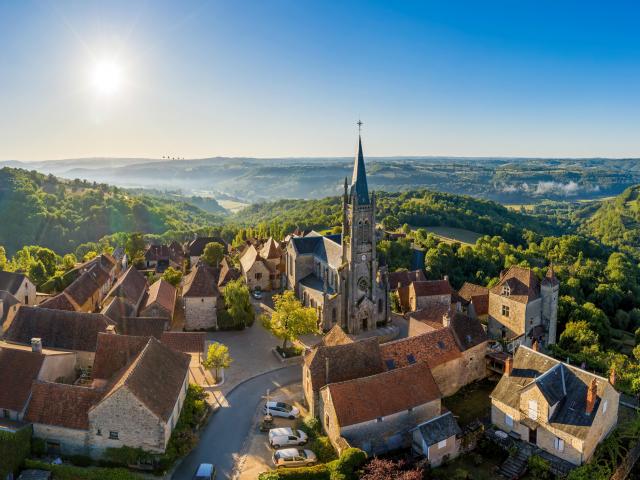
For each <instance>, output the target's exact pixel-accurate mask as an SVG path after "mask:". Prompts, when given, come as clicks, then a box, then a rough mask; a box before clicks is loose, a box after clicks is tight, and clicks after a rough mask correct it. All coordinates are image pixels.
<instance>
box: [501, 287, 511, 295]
mask: <svg viewBox="0 0 640 480" xmlns="http://www.w3.org/2000/svg"><path fill="white" fill-rule="evenodd" d="M502 295H504V296H505V297H508V296H509V295H511V288H509V285H504V286H503V287H502Z"/></svg>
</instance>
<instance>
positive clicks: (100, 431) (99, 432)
mask: <svg viewBox="0 0 640 480" xmlns="http://www.w3.org/2000/svg"><path fill="white" fill-rule="evenodd" d="M96 435H97V436H99V437H101V436H102V430H100V429H98V430H97V431H96Z"/></svg>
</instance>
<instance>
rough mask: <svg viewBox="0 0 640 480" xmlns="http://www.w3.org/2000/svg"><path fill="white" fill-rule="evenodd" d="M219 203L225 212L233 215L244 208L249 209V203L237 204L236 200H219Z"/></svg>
mask: <svg viewBox="0 0 640 480" xmlns="http://www.w3.org/2000/svg"><path fill="white" fill-rule="evenodd" d="M218 203H219V204H220V206H222V208H224V209H225V210H229V211H230V212H231V213H235V212H238V211H240V210H242V209H243V208H244V207H248V206H249V204H248V203H242V202H236V201H235V200H218Z"/></svg>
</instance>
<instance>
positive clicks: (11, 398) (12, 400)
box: [0, 348, 44, 412]
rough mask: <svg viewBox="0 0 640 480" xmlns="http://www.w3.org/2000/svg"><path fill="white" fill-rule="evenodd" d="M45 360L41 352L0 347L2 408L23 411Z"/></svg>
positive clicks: (0, 395)
mask: <svg viewBox="0 0 640 480" xmlns="http://www.w3.org/2000/svg"><path fill="white" fill-rule="evenodd" d="M43 362H44V355H43V354H41V353H35V352H29V351H24V350H14V349H11V348H0V409H3V408H6V409H8V410H14V411H16V412H22V410H23V409H24V407H25V405H26V403H27V401H28V400H29V395H30V394H31V384H32V383H33V381H34V380H36V379H37V378H38V374H39V373H40V368H42V363H43Z"/></svg>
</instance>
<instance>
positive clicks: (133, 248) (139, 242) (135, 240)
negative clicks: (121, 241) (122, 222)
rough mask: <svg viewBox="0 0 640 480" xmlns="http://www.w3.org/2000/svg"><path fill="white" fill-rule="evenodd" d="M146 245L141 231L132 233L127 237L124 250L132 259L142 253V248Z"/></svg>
mask: <svg viewBox="0 0 640 480" xmlns="http://www.w3.org/2000/svg"><path fill="white" fill-rule="evenodd" d="M146 246H147V244H146V242H145V241H144V235H143V234H142V233H132V234H131V235H129V238H128V239H127V244H126V247H125V250H126V252H127V255H128V256H129V258H130V259H132V261H135V259H137V258H140V257H141V256H143V255H144V249H145V247H146Z"/></svg>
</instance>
